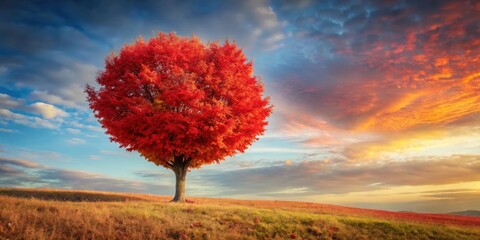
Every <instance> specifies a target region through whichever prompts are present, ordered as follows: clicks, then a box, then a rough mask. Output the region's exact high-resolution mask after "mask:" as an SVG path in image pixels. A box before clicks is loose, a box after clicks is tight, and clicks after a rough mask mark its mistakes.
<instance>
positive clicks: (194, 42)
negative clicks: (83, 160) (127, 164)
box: [86, 33, 272, 202]
mask: <svg viewBox="0 0 480 240" xmlns="http://www.w3.org/2000/svg"><path fill="white" fill-rule="evenodd" d="M97 82H98V84H99V85H100V86H101V87H100V89H98V90H96V89H94V88H93V87H91V86H88V85H87V87H86V92H87V94H88V102H89V104H90V108H91V109H92V110H93V111H94V114H95V117H96V118H97V119H98V121H99V122H100V124H101V125H102V126H103V128H105V129H106V133H108V134H110V135H111V137H110V140H111V141H115V142H117V143H119V144H120V147H123V148H126V149H127V150H128V151H138V152H139V153H140V154H141V155H142V156H143V157H145V158H146V159H147V160H148V161H151V162H153V163H155V164H156V165H161V166H163V167H166V168H169V169H171V170H173V172H174V173H175V176H176V186H175V187H176V191H175V197H174V198H173V201H179V202H184V201H185V177H186V173H187V171H188V170H189V169H191V168H199V167H201V166H202V165H204V164H211V163H214V162H215V163H219V162H220V161H222V160H224V159H225V157H227V156H233V155H234V154H236V153H239V152H244V151H245V150H246V149H247V147H248V146H249V145H251V144H252V143H253V142H254V141H255V140H257V139H258V138H257V136H258V135H261V134H263V132H264V131H265V126H266V125H267V124H268V122H267V121H266V118H267V117H268V116H269V115H270V113H271V110H272V107H271V105H270V103H269V98H268V97H266V98H264V97H263V96H262V94H263V85H262V84H261V83H260V82H259V81H258V80H257V77H256V76H254V75H253V68H252V62H251V61H248V60H247V59H246V57H245V55H244V54H243V52H242V50H241V49H239V48H238V47H237V46H236V45H235V43H230V42H228V41H226V42H225V43H224V44H223V45H220V44H217V43H209V44H203V43H202V42H201V41H200V40H199V39H198V38H196V37H192V38H183V37H178V36H176V35H175V34H164V33H159V34H158V36H157V37H155V38H152V39H150V40H149V41H148V42H145V41H143V40H138V41H137V42H135V43H134V44H132V45H126V46H124V47H123V48H122V49H121V50H120V53H119V54H118V55H114V54H112V55H110V56H108V57H107V58H106V61H105V71H103V72H101V73H100V74H99V75H98V77H97Z"/></svg>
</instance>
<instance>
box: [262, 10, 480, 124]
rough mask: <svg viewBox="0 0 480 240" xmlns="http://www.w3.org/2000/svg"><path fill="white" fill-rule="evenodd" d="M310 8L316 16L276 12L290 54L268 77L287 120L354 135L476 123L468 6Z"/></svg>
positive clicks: (477, 77) (479, 111) (473, 34)
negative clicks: (311, 121) (287, 34)
mask: <svg viewBox="0 0 480 240" xmlns="http://www.w3.org/2000/svg"><path fill="white" fill-rule="evenodd" d="M288 5H291V3H289V4H288ZM312 5H313V6H311V7H314V8H315V9H316V11H305V10H302V11H301V12H300V13H299V12H297V11H296V8H292V7H291V6H290V7H288V8H283V7H282V6H278V7H277V9H278V10H279V14H278V15H279V16H280V18H281V19H287V20H288V21H289V22H290V23H291V25H290V27H291V28H290V29H292V30H291V31H292V35H293V36H294V39H295V41H293V40H292V41H290V42H289V44H291V45H293V46H295V47H296V48H297V49H299V50H298V51H297V52H293V51H291V52H288V51H285V52H284V53H283V58H285V61H286V63H285V64H281V65H278V66H276V68H275V69H273V70H272V73H269V74H270V75H271V76H270V77H271V78H272V79H276V83H275V84H276V85H274V87H275V88H277V89H279V91H278V95H279V96H282V97H283V98H285V99H286V100H285V101H286V104H291V105H294V106H297V107H298V108H297V110H296V113H306V114H310V115H312V116H314V117H316V118H320V119H323V120H325V121H327V122H328V123H330V124H332V125H335V126H336V127H339V128H342V129H346V130H355V131H375V132H391V131H403V130H408V129H420V128H424V127H443V126H449V125H457V124H458V123H459V122H462V121H464V120H466V119H472V118H474V119H475V116H476V119H477V120H475V121H476V122H477V123H478V116H479V115H480V107H479V106H480V105H479V104H476V103H478V102H480V94H479V93H480V87H479V86H480V84H479V83H480V74H479V73H478V69H477V68H476V65H478V64H477V63H478V61H479V56H480V50H479V49H480V48H479V46H480V42H479V41H478V37H479V36H480V27H478V24H477V23H478V21H479V20H480V19H479V15H478V14H477V11H476V10H475V9H476V8H475V6H472V5H473V3H472V2H455V3H449V2H437V3H436V4H434V5H432V6H428V7H426V6H427V4H426V3H423V2H418V3H417V2H406V3H404V4H395V3H391V4H385V5H382V4H378V3H375V4H373V3H369V4H365V5H355V4H353V3H352V2H350V3H348V4H347V3H344V2H336V3H329V4H326V3H324V4H322V3H319V4H314V3H312ZM335 10H336V11H335ZM317 11H318V12H320V13H323V12H325V13H329V14H316V13H317ZM281 56H282V55H281Z"/></svg>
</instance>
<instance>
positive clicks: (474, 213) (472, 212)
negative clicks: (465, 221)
mask: <svg viewBox="0 0 480 240" xmlns="http://www.w3.org/2000/svg"><path fill="white" fill-rule="evenodd" d="M449 214H452V215H461V216H473V217H480V211H477V210H467V211H461V212H452V213H449Z"/></svg>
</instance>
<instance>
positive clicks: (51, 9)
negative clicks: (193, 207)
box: [0, 0, 480, 213]
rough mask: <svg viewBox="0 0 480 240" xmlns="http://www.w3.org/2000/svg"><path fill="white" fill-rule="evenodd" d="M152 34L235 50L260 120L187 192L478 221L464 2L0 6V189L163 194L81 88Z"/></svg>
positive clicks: (477, 77)
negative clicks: (254, 137)
mask: <svg viewBox="0 0 480 240" xmlns="http://www.w3.org/2000/svg"><path fill="white" fill-rule="evenodd" d="M158 32H176V33H177V34H178V35H181V36H187V37H188V36H192V34H194V35H196V36H198V37H199V38H200V39H202V41H203V42H205V43H207V42H212V41H220V42H223V41H224V40H225V39H229V40H235V42H236V43H237V45H239V46H240V47H241V48H242V49H243V51H244V52H245V54H246V55H247V57H248V59H250V60H252V61H253V63H254V68H255V75H257V76H259V77H260V78H261V79H262V81H263V83H264V84H265V95H266V96H270V97H271V102H272V104H273V106H274V110H273V113H272V115H271V116H270V118H269V119H268V121H269V125H268V127H267V130H266V132H265V134H264V135H263V136H261V137H260V140H259V141H257V142H256V143H254V144H253V145H252V146H251V147H250V148H249V149H248V150H247V151H246V152H245V153H244V154H239V155H236V156H234V157H230V158H227V159H225V161H222V162H221V164H214V165H208V166H204V167H202V168H201V169H194V170H192V171H191V172H189V173H188V175H187V196H206V197H226V198H239V199H278V200H292V201H309V202H319V203H329V204H337V205H344V206H353V207H363V208H374V209H386V210H392V211H416V212H433V213H444V212H452V211H462V210H467V209H476V210H480V205H479V204H478V203H479V202H480V141H479V140H480V67H479V66H480V65H479V64H480V2H478V1H440V0H438V1H428V0H426V1H393V0H392V1H380V0H379V1H347V0H345V1H344V0H342V1H334V0H332V1H328V0H327V1H309V0H299V1H287V0H285V1H264V0H256V1H253V0H247V1H200V0H196V1H193V0H192V1H173V0H172V1H115V2H114V3H112V2H111V1H99V0H95V1H93V0H92V1H61V2H58V1H2V2H1V3H0V35H1V37H0V187H26V188H65V189H89V190H101V191H120V192H137V193H149V194H159V195H173V193H174V185H175V184H174V180H175V178H174V173H173V172H172V171H170V170H168V169H166V168H162V167H158V166H155V165H154V164H152V163H150V162H148V161H146V160H145V159H143V158H142V157H140V156H139V154H138V153H135V152H127V151H125V150H124V149H120V148H119V147H118V144H116V143H111V142H110V141H109V136H108V135H106V134H105V133H104V129H102V128H101V127H100V125H99V124H98V122H97V121H96V119H95V118H94V117H93V114H92V111H91V110H90V109H89V108H88V104H87V102H86V96H85V93H84V88H85V85H86V84H92V85H94V86H95V84H96V83H95V77H96V75H97V74H98V73H99V72H100V71H102V69H103V67H104V59H105V57H106V56H107V55H108V54H110V53H112V52H118V51H119V50H120V49H121V47H122V46H123V45H125V44H129V43H132V42H134V41H135V40H136V39H138V38H139V36H141V37H143V38H144V39H149V38H151V37H154V36H156V34H157V33H158Z"/></svg>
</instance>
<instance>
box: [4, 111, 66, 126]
mask: <svg viewBox="0 0 480 240" xmlns="http://www.w3.org/2000/svg"><path fill="white" fill-rule="evenodd" d="M0 117H2V118H4V119H6V120H9V121H13V122H14V123H17V124H20V125H25V126H29V127H33V128H51V129H53V128H57V127H58V126H56V125H54V124H53V123H51V122H49V121H47V120H45V119H42V118H39V117H31V116H27V115H23V114H19V113H14V112H12V111H10V110H8V109H0Z"/></svg>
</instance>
